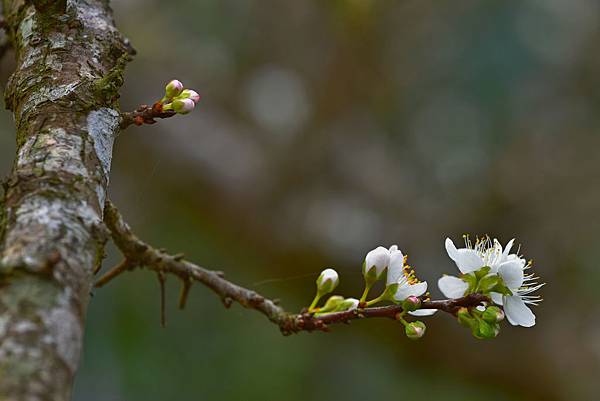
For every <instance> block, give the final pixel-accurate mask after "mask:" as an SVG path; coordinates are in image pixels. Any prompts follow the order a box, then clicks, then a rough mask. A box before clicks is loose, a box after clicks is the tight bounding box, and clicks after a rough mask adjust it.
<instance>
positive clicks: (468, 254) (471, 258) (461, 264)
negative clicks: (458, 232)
mask: <svg viewBox="0 0 600 401" xmlns="http://www.w3.org/2000/svg"><path fill="white" fill-rule="evenodd" d="M454 262H455V263H456V266H458V270H460V271H461V273H464V274H467V273H471V272H474V271H476V270H479V269H481V268H482V267H483V259H481V256H479V254H478V253H477V252H476V251H475V250H474V249H468V248H461V249H457V251H456V259H454Z"/></svg>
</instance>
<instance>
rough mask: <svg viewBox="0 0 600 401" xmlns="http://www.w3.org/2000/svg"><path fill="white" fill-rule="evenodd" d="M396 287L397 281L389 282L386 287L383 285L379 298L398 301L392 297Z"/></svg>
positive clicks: (396, 289)
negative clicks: (383, 288)
mask: <svg viewBox="0 0 600 401" xmlns="http://www.w3.org/2000/svg"><path fill="white" fill-rule="evenodd" d="M398 287H399V284H398V283H395V284H390V285H388V286H387V287H385V290H384V291H383V294H381V300H382V301H391V302H394V303H398V301H396V300H395V299H394V295H396V292H398Z"/></svg>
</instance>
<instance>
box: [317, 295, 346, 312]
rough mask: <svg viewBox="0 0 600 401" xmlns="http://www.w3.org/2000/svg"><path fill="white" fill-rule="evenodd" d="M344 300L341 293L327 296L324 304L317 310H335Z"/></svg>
mask: <svg viewBox="0 0 600 401" xmlns="http://www.w3.org/2000/svg"><path fill="white" fill-rule="evenodd" d="M342 302H344V297H342V296H341V295H332V296H330V297H329V299H328V300H327V302H325V305H323V307H322V308H319V312H331V311H333V310H335V309H336V308H337V307H338V306H339V305H340V303H342Z"/></svg>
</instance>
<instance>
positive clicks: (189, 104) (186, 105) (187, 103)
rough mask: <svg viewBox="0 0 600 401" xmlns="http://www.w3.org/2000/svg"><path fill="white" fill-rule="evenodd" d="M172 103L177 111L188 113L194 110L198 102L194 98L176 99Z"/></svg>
mask: <svg viewBox="0 0 600 401" xmlns="http://www.w3.org/2000/svg"><path fill="white" fill-rule="evenodd" d="M171 105H172V107H173V110H175V112H176V113H179V114H187V113H189V112H190V111H192V110H194V107H195V106H196V103H194V101H193V100H192V99H175V100H173V103H171Z"/></svg>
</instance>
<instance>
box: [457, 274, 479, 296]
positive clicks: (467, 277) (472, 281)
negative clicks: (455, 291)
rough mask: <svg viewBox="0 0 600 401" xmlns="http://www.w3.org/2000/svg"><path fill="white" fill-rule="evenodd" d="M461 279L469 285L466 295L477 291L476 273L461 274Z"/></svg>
mask: <svg viewBox="0 0 600 401" xmlns="http://www.w3.org/2000/svg"><path fill="white" fill-rule="evenodd" d="M460 279H461V280H462V281H464V282H465V283H467V284H468V285H469V287H468V288H467V291H465V295H468V294H472V293H474V292H475V289H476V288H477V277H475V273H467V274H463V275H462V276H460Z"/></svg>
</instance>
